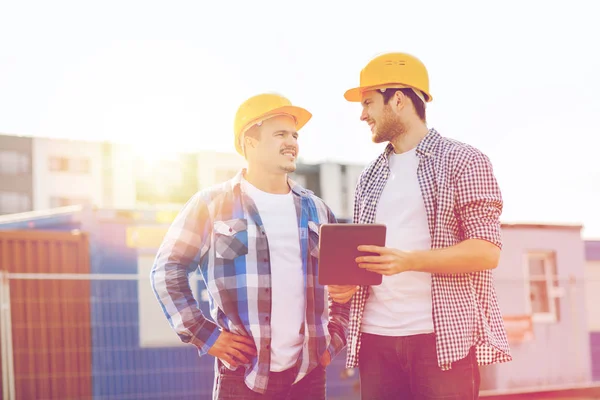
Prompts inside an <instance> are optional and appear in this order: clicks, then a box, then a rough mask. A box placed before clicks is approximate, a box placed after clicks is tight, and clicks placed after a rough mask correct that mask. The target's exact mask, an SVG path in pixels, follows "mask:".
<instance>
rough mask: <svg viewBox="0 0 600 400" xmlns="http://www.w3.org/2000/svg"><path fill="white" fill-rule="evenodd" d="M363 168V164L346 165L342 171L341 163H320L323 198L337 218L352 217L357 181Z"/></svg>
mask: <svg viewBox="0 0 600 400" xmlns="http://www.w3.org/2000/svg"><path fill="white" fill-rule="evenodd" d="M363 169H364V167H363V166H361V165H346V166H345V172H342V165H341V164H336V163H323V164H321V165H320V174H321V177H320V178H321V198H322V199H323V201H325V203H327V205H328V206H329V207H330V208H331V210H332V211H333V212H334V214H335V215H336V217H337V218H352V213H353V209H354V192H355V189H356V183H357V182H358V177H359V176H360V173H361V172H362V170H363Z"/></svg>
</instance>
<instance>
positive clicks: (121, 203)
mask: <svg viewBox="0 0 600 400" xmlns="http://www.w3.org/2000/svg"><path fill="white" fill-rule="evenodd" d="M110 163H111V165H110V168H111V169H112V177H111V180H110V182H109V184H110V185H111V186H112V188H111V189H110V191H111V196H110V204H105V205H104V206H105V207H114V208H121V209H129V208H135V205H136V192H135V172H134V168H133V163H134V158H133V149H132V146H128V145H117V144H115V145H112V159H111V160H110Z"/></svg>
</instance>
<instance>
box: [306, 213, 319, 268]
mask: <svg viewBox="0 0 600 400" xmlns="http://www.w3.org/2000/svg"><path fill="white" fill-rule="evenodd" d="M319 237H320V229H319V225H317V224H316V223H315V222H314V221H308V249H309V251H310V255H311V256H313V257H315V258H317V259H318V258H319Z"/></svg>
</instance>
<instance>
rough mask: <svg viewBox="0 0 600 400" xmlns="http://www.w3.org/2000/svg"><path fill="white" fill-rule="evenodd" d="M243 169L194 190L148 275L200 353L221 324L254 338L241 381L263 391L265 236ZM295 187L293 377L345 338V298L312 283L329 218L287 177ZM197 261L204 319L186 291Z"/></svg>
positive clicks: (266, 358) (266, 366) (266, 356)
mask: <svg viewBox="0 0 600 400" xmlns="http://www.w3.org/2000/svg"><path fill="white" fill-rule="evenodd" d="M242 173H243V171H241V172H240V173H238V174H237V176H236V177H235V178H233V179H232V180H230V181H227V182H225V183H223V184H221V185H218V186H215V187H212V188H209V189H207V190H205V191H201V192H199V193H197V194H196V195H195V196H194V197H193V198H192V199H191V200H190V201H189V202H188V203H187V204H186V205H185V207H184V208H183V210H182V211H181V212H180V213H179V215H178V216H177V217H176V219H175V221H174V222H173V224H172V225H171V227H170V228H169V230H168V232H167V234H166V236H165V238H164V240H163V243H162V244H161V246H160V248H159V250H158V254H157V256H156V260H155V263H154V266H153V268H152V272H151V275H150V279H151V283H152V288H153V290H154V293H155V295H156V297H157V299H158V301H159V303H160V305H161V307H162V309H163V311H164V313H165V315H166V316H167V318H168V320H169V323H170V324H171V326H172V327H173V329H174V330H175V332H177V334H178V335H179V337H180V338H181V340H182V341H183V342H186V343H191V344H193V345H195V346H196V347H197V348H198V349H199V353H200V355H204V354H206V352H207V351H208V349H209V348H210V347H211V346H212V345H213V344H214V343H215V341H216V339H217V337H218V336H219V334H220V331H221V330H226V331H229V332H232V333H235V334H238V335H243V336H247V337H251V338H253V339H254V342H255V344H256V349H257V353H258V355H257V356H256V357H255V358H253V359H252V360H251V362H250V364H248V365H245V368H246V373H245V381H246V384H247V385H248V387H249V388H250V389H252V390H254V391H256V392H258V393H264V392H265V390H266V388H267V384H268V380H269V372H270V359H271V352H270V342H271V327H270V322H269V321H270V312H271V302H272V298H271V290H270V287H271V275H270V271H271V264H270V257H269V247H268V238H267V235H266V234H265V230H264V227H263V223H262V221H261V218H260V215H259V213H258V210H257V208H256V205H255V204H254V202H253V201H252V199H251V198H250V197H249V196H248V195H246V194H245V193H244V192H243V191H242V188H241V184H240V183H241V180H242V176H243V175H242ZM289 185H290V187H291V189H292V192H293V194H294V203H295V206H296V214H297V216H298V229H299V233H300V235H299V236H300V249H301V255H302V264H303V271H304V278H305V279H304V286H305V289H306V292H305V293H306V316H305V323H304V327H303V328H302V332H300V334H301V335H303V336H304V344H303V348H302V352H301V355H300V357H299V359H298V362H297V367H298V371H299V372H298V375H297V377H296V382H297V381H299V380H300V379H302V378H303V377H304V376H306V374H308V373H309V372H310V371H311V370H312V369H313V368H315V367H316V366H317V365H318V363H319V360H320V358H321V356H322V355H323V354H324V352H325V351H329V353H330V355H331V357H332V358H333V357H335V356H336V355H337V354H338V353H339V352H340V351H341V350H342V349H343V348H344V346H345V345H346V335H347V325H348V317H349V307H350V304H349V303H348V304H345V305H340V304H337V303H334V302H333V301H331V299H330V298H329V296H328V294H327V291H326V289H325V288H324V287H323V286H321V285H319V283H318V251H319V248H318V244H319V226H320V224H322V223H328V222H330V223H331V222H335V221H336V219H335V217H334V215H333V213H332V212H331V210H330V209H329V208H328V207H327V206H326V205H325V203H324V202H323V201H322V200H321V199H319V198H318V197H316V196H315V195H314V194H313V193H312V192H310V191H308V190H306V189H304V188H302V187H301V186H299V185H297V184H296V183H294V182H293V181H292V180H289ZM198 267H200V272H201V275H202V278H203V280H204V282H205V283H206V287H207V289H208V293H209V305H210V314H211V319H212V320H210V319H208V318H206V317H205V316H204V315H203V314H202V312H201V311H200V309H199V308H198V304H197V302H196V300H194V298H193V296H192V292H191V290H190V285H189V280H188V277H189V275H190V274H191V273H193V272H194V271H195V270H196V269H197V268H198Z"/></svg>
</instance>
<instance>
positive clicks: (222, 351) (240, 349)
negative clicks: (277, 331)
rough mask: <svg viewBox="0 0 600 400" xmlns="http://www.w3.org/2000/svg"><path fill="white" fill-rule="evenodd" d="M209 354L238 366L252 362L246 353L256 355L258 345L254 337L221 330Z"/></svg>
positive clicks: (235, 366)
mask: <svg viewBox="0 0 600 400" xmlns="http://www.w3.org/2000/svg"><path fill="white" fill-rule="evenodd" d="M208 354H210V355H211V356H214V357H217V358H219V359H221V360H222V361H225V362H226V363H228V364H229V365H231V366H232V367H234V368H237V367H238V365H240V364H248V363H249V362H250V360H249V359H248V358H247V356H246V355H249V356H256V346H255V345H254V340H252V338H249V337H246V336H241V335H236V334H234V333H231V332H227V331H221V334H220V335H219V337H218V338H217V340H216V341H215V343H214V344H213V345H212V347H211V348H210V349H208Z"/></svg>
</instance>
